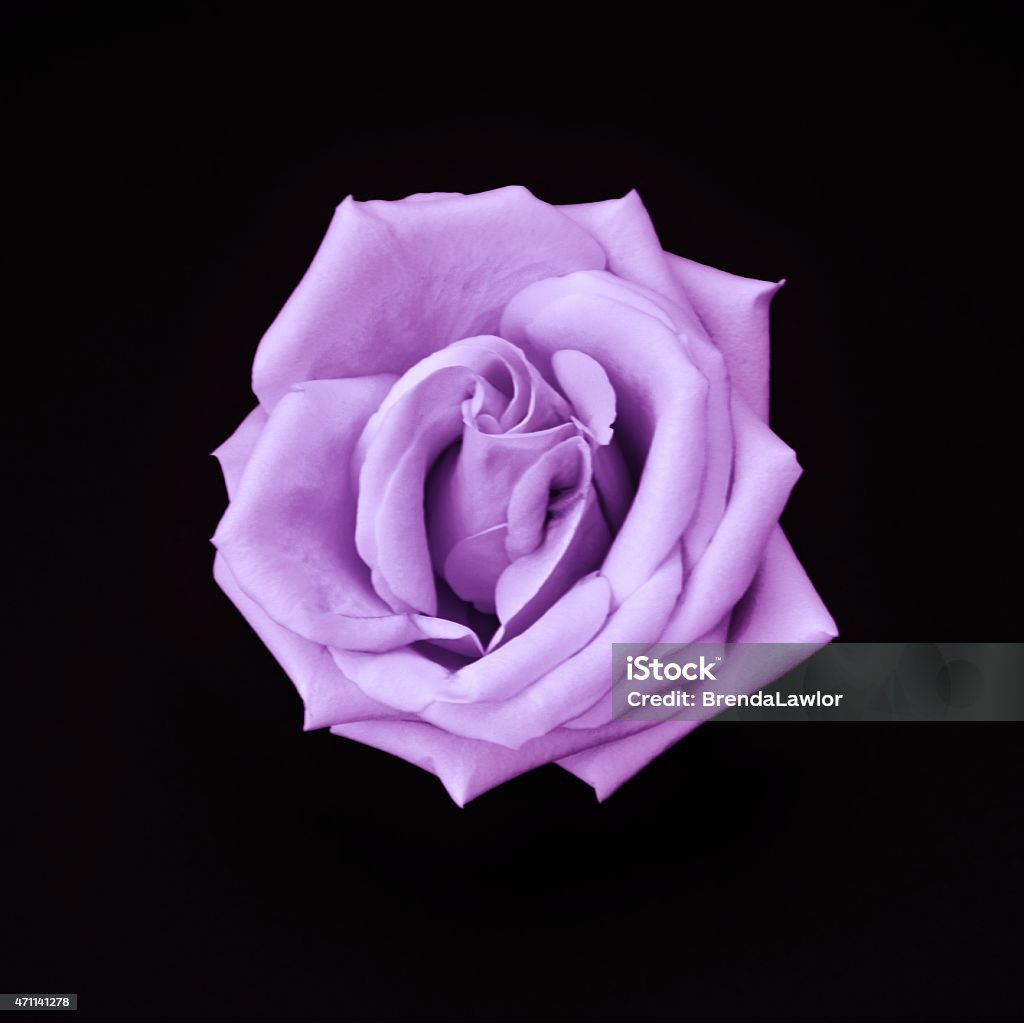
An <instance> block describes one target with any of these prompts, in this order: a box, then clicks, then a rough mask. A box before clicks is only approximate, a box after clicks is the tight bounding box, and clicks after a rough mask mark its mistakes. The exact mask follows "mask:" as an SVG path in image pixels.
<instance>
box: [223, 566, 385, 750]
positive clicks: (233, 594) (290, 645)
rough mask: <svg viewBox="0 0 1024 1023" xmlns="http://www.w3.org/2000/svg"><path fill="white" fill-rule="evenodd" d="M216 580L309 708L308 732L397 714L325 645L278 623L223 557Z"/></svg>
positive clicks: (306, 720) (306, 722)
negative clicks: (350, 676) (352, 678)
mask: <svg viewBox="0 0 1024 1023" xmlns="http://www.w3.org/2000/svg"><path fill="white" fill-rule="evenodd" d="M213 577H214V579H216V580H217V583H218V584H219V585H220V588H221V589H222V590H223V591H224V592H225V594H227V596H228V598H229V599H230V601H231V603H232V604H234V605H235V607H236V608H238V610H239V611H240V612H241V613H242V616H243V617H244V618H245V620H246V621H247V622H248V623H249V625H250V626H252V629H253V631H254V632H255V633H256V634H257V635H258V636H259V637H260V639H262V640H263V642H264V643H265V644H266V645H267V649H268V650H269V651H270V652H271V653H272V654H273V655H274V657H275V658H277V661H278V663H279V664H280V665H281V667H282V668H284V670H285V672H286V674H287V675H288V677H289V678H290V679H291V680H292V682H293V683H294V684H295V688H296V689H297V690H298V692H299V696H301V697H302V702H303V703H304V704H305V707H306V716H305V728H306V729H307V730H308V729H312V728H323V727H324V726H325V725H328V724H331V725H333V724H338V723H339V722H341V721H351V720H357V721H365V720H367V719H371V718H381V717H388V716H390V715H393V714H394V711H393V710H392V709H391V708H390V707H385V706H384V705H383V704H380V703H377V701H376V700H371V699H370V697H368V696H367V695H366V694H365V693H364V692H363V691H362V690H361V689H360V688H359V687H358V686H357V685H355V684H354V683H353V682H350V681H349V680H348V679H347V678H345V676H344V675H343V674H342V673H341V671H340V670H339V669H338V667H337V665H336V664H335V663H334V661H333V660H332V659H331V654H330V651H329V650H328V649H327V648H326V647H324V646H321V645H320V644H319V643H311V642H310V641H309V640H308V639H303V638H302V637H301V636H297V635H296V634H295V633H294V632H292V631H291V630H290V629H286V628H285V627H284V626H283V625H279V624H278V623H277V622H275V621H274V619H273V618H271V617H270V616H269V615H268V614H267V613H266V611H264V610H263V609H262V608H261V607H260V606H259V604H257V603H256V602H255V601H254V600H251V599H250V598H249V597H248V596H246V594H245V591H244V590H243V589H242V588H241V587H240V586H239V585H238V581H237V580H236V579H235V577H234V576H233V575H232V574H231V569H230V568H229V567H228V563H227V562H226V561H225V560H224V558H223V556H222V555H220V554H218V555H217V556H216V557H215V558H214V561H213Z"/></svg>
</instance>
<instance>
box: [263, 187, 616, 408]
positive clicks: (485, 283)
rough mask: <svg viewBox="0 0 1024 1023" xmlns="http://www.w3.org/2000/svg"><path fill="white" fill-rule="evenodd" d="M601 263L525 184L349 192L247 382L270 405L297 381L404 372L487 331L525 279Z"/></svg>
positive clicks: (585, 240)
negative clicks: (469, 190)
mask: <svg viewBox="0 0 1024 1023" xmlns="http://www.w3.org/2000/svg"><path fill="white" fill-rule="evenodd" d="M605 262H606V257H605V253H604V250H603V249H602V248H601V246H600V245H599V244H598V243H597V242H596V241H595V240H594V238H593V237H591V235H590V234H589V233H588V232H587V231H585V230H584V229H583V228H581V227H579V226H578V225H577V224H575V223H573V221H572V220H570V219H569V218H568V217H566V216H564V215H563V214H562V213H560V212H559V211H558V210H557V209H556V208H555V207H553V206H549V205H548V204H547V203H544V202H541V201H540V200H539V199H536V198H534V197H533V196H532V195H531V194H530V193H529V192H528V191H527V190H526V189H525V188H518V187H514V188H500V189H496V190H495V191H492V192H482V193H480V194H478V195H466V196H463V195H457V196H440V197H423V196H421V197H417V198H416V199H415V200H413V201H409V200H403V201H400V202H377V201H375V202H365V203H364V202H356V201H355V200H354V199H352V198H351V197H349V198H348V199H346V200H345V201H344V202H343V203H342V204H341V205H340V206H339V207H338V210H337V212H336V213H335V216H334V219H333V221H332V222H331V225H330V227H329V228H328V231H327V235H326V237H325V238H324V240H323V242H322V244H321V246H320V249H319V250H318V252H317V254H316V256H315V257H314V259H313V262H312V264H311V265H310V267H309V270H307V272H306V275H305V276H304V277H303V278H302V281H301V282H300V283H299V285H298V287H297V288H296V289H295V291H294V293H293V294H292V296H291V298H290V299H289V300H288V302H287V304H286V305H285V307H284V308H283V309H282V310H281V312H280V314H279V315H278V317H277V319H276V320H275V321H274V322H273V324H271V326H270V329H269V330H268V331H267V333H266V334H265V335H264V337H263V340H262V341H261V343H260V347H259V350H258V351H257V353H256V359H255V362H254V364H253V390H254V391H255V392H256V395H257V396H258V397H259V399H260V403H261V404H262V405H264V406H265V407H266V408H268V409H270V408H272V407H273V406H274V405H275V404H276V403H277V402H278V401H279V400H280V399H281V397H282V396H283V395H284V394H286V393H287V391H288V389H289V388H290V387H291V385H292V384H294V383H298V382H300V381H303V380H314V379H323V378H329V377H347V376H363V375H366V374H373V373H402V372H404V371H405V370H407V369H408V368H409V367H410V366H411V365H413V363H415V362H417V361H418V360H419V359H421V358H423V357H424V356H426V355H429V354H430V353H431V352H434V351H436V350H438V349H439V348H443V347H444V346H445V345H448V344H451V343H452V342H454V341H458V340H459V339H461V338H465V337H472V336H474V335H477V334H493V333H496V332H497V326H498V319H499V317H500V315H501V310H502V308H503V307H504V306H505V304H506V303H507V302H508V300H509V299H510V298H511V297H512V296H513V295H515V294H516V293H517V292H519V291H521V290H522V289H523V288H524V287H526V286H527V285H528V284H531V283H532V282H534V281H538V280H542V279H544V278H546V277H557V276H560V275H561V274H565V273H569V272H571V271H573V270H585V269H598V270H599V269H603V268H604V266H605Z"/></svg>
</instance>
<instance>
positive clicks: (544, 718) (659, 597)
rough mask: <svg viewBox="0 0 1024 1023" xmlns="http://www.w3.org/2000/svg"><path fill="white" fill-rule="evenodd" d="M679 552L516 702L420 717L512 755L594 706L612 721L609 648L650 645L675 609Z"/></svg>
mask: <svg viewBox="0 0 1024 1023" xmlns="http://www.w3.org/2000/svg"><path fill="white" fill-rule="evenodd" d="M681 566H682V563H681V560H680V554H679V551H678V550H676V551H673V552H672V554H671V555H670V556H669V557H668V558H666V560H665V562H664V564H663V565H661V566H660V567H659V568H658V570H657V571H656V572H655V573H654V575H653V576H651V578H650V579H649V580H648V581H647V582H646V583H644V585H643V586H641V587H640V589H638V590H636V591H635V592H634V593H632V594H631V595H630V596H629V597H627V598H626V600H625V601H624V602H623V603H622V604H621V606H620V607H619V608H618V609H617V610H616V611H615V612H613V613H612V615H611V616H610V617H609V618H608V621H607V623H606V624H605V626H604V627H603V628H602V629H601V631H600V632H599V633H598V634H597V635H596V636H594V638H593V639H592V640H591V641H590V642H589V643H587V644H586V646H584V647H583V648H582V649H581V650H580V651H579V652H578V653H576V654H574V655H573V656H572V657H570V658H568V659H566V660H565V661H563V662H562V663H561V664H559V665H558V666H557V667H555V668H553V669H552V670H551V671H549V672H547V673H546V674H545V675H542V676H541V677H540V678H539V679H538V680H537V681H536V682H534V683H533V684H532V685H530V686H527V687H526V688H524V689H523V690H522V691H521V692H519V693H518V694H516V695H515V696H513V697H511V698H509V699H506V700H502V701H500V702H493V701H482V702H479V703H459V704H456V703H433V704H431V705H430V706H429V707H427V708H425V709H424V711H423V712H422V715H423V717H424V718H425V719H426V720H428V721H431V722H433V723H434V724H436V725H440V726H441V727H443V728H445V729H447V730H448V731H451V732H454V733H456V734H457V735H463V736H466V737H468V738H474V739H484V740H486V741H488V742H494V743H499V744H500V745H502V746H508V747H510V748H512V749H517V748H519V747H520V746H522V745H523V744H524V743H526V742H528V741H529V740H531V739H535V738H537V737H538V736H541V735H544V734H546V733H547V732H550V731H551V730H552V729H555V728H558V727H559V726H561V725H563V724H565V723H566V722H569V724H570V726H572V724H573V722H572V721H571V720H570V719H572V718H574V716H576V715H579V714H581V713H582V712H583V711H585V710H587V709H588V708H589V707H591V706H592V705H594V704H599V705H600V707H601V710H602V711H603V717H602V720H601V721H600V724H601V725H605V724H608V723H609V720H610V715H611V699H610V696H609V692H610V685H611V644H612V643H654V642H656V641H657V640H658V638H659V637H660V636H661V633H662V629H663V628H664V625H665V622H666V621H667V620H668V617H669V615H670V614H671V612H672V609H673V607H674V606H675V602H676V598H677V597H678V596H679V590H680V587H681V585H682V572H681Z"/></svg>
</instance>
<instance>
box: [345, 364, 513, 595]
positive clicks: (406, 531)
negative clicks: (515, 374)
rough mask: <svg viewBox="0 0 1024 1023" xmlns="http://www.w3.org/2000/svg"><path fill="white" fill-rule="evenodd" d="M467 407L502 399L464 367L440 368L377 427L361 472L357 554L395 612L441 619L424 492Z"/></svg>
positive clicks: (356, 525)
mask: <svg viewBox="0 0 1024 1023" xmlns="http://www.w3.org/2000/svg"><path fill="white" fill-rule="evenodd" d="M489 396H490V397H489ZM467 400H469V401H471V402H473V403H474V406H479V404H480V402H481V400H483V401H485V402H486V401H488V400H490V401H499V400H500V399H499V398H498V397H496V392H495V390H494V388H493V387H492V385H490V384H488V383H487V382H486V380H484V378H483V377H481V376H479V375H478V374H477V373H475V372H474V371H472V370H470V369H467V368H465V367H464V366H450V367H447V368H444V369H439V370H438V371H437V372H435V373H433V374H432V375H431V376H429V377H427V378H426V379H425V380H421V381H420V382H419V383H418V384H417V385H416V386H415V387H414V388H413V389H412V390H411V391H408V392H407V393H405V394H403V396H402V397H401V399H400V400H399V401H398V402H397V403H396V404H395V405H393V406H392V407H390V408H389V409H388V410H387V413H386V414H385V415H384V416H383V418H381V419H380V420H379V422H378V423H376V425H375V427H371V429H372V439H371V440H370V442H369V444H368V446H367V447H366V456H365V459H364V461H363V463H362V467H361V468H360V470H359V497H358V503H357V513H356V522H355V541H356V549H357V550H358V552H359V555H360V557H361V558H362V559H363V561H364V562H365V563H366V564H367V565H369V566H370V569H371V578H372V581H373V587H374V589H375V590H376V592H377V593H378V594H380V596H381V598H382V599H383V600H384V601H386V602H387V604H388V606H389V607H390V608H391V609H393V610H395V611H413V610H415V611H420V612H423V613H425V614H428V615H433V614H436V613H437V592H436V588H435V583H434V569H433V566H432V564H431V558H430V549H429V544H428V542H427V529H426V522H425V518H424V513H423V508H424V486H425V483H426V475H427V472H428V471H429V469H430V467H431V466H432V465H433V464H434V462H435V461H436V460H437V458H438V456H439V455H440V454H441V452H442V451H444V449H445V448H446V447H448V445H449V444H451V443H452V442H453V441H454V440H455V439H456V438H458V437H459V436H460V434H461V432H462V426H463V422H464V416H465V413H464V409H463V403H464V402H465V401H467Z"/></svg>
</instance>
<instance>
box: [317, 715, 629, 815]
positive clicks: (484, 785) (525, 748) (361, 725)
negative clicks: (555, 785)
mask: <svg viewBox="0 0 1024 1023" xmlns="http://www.w3.org/2000/svg"><path fill="white" fill-rule="evenodd" d="M636 730H637V725H636V724H635V723H633V722H625V721H616V722H614V723H613V724H612V725H609V726H608V727H607V728H604V729H600V730H597V731H593V732H571V731H568V730H567V729H556V730H555V731H553V732H549V733H548V734H547V735H543V736H540V737H539V738H537V739H534V740H531V741H530V742H527V743H524V745H522V746H521V747H520V748H519V749H515V750H512V749H507V748H506V747H504V746H498V745H496V744H495V743H492V742H481V741H480V740H478V739H464V738H463V737H462V736H459V735H452V734H451V733H449V732H446V731H445V730H444V729H442V728H437V727H436V726H434V725H431V724H428V723H427V722H425V721H407V720H387V721H359V722H353V723H350V724H343V725H338V726H337V727H334V728H332V729H331V731H332V732H333V733H334V734H335V735H340V736H343V737H345V738H347V739H354V740H356V741H357V742H362V743H365V744H366V745H367V746H373V747H375V748H376V749H380V750H384V751H385V752H387V753H391V754H393V755H394V756H396V757H401V758H402V759H403V760H407V761H408V762H409V763H411V764H415V765H416V766H417V767H422V768H423V769H424V770H425V771H430V772H431V774H436V775H437V776H438V778H440V780H441V782H442V784H443V785H444V787H445V788H446V789H447V791H448V794H449V795H450V796H451V797H452V799H453V800H454V801H455V802H456V803H458V805H459V806H465V804H466V803H468V802H469V801H470V800H471V799H475V798H476V797H477V796H479V795H482V794H483V793H484V792H486V791H488V789H492V788H494V787H495V786H496V785H500V784H501V783H502V782H505V781H508V780H509V779H510V778H515V777H516V776H517V775H520V774H523V773H525V772H526V771H531V770H533V769H534V768H535V767H540V766H541V765H542V764H548V763H551V762H552V761H556V760H560V759H562V758H565V757H568V756H569V755H570V754H572V753H575V752H577V751H579V750H581V749H586V748H588V747H589V746H591V745H593V744H595V743H604V742H608V741H609V740H611V739H616V738H619V737H620V736H623V735H628V734H630V733H631V732H634V731H636Z"/></svg>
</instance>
